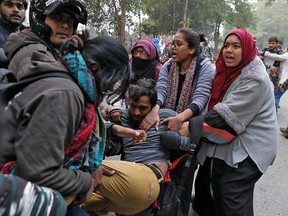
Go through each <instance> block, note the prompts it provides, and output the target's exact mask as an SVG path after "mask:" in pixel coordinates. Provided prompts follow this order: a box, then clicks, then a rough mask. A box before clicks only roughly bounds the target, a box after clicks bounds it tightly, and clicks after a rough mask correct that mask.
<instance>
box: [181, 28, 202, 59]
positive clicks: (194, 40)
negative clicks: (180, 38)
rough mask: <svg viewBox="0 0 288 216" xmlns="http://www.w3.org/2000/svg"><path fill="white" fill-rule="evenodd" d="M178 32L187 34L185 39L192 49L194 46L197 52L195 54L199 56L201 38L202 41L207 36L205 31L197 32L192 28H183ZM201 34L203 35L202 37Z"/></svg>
mask: <svg viewBox="0 0 288 216" xmlns="http://www.w3.org/2000/svg"><path fill="white" fill-rule="evenodd" d="M177 33H182V34H184V36H185V40H186V41H187V42H188V47H189V48H190V49H192V48H194V49H195V52H194V54H193V57H194V56H197V55H198V54H199V53H201V46H200V39H201V41H204V40H205V39H204V38H205V36H204V33H202V32H201V33H200V34H199V33H197V32H195V31H194V30H193V29H191V28H182V29H180V30H179V31H178V32H177ZM200 35H201V37H200Z"/></svg>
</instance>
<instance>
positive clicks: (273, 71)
mask: <svg viewBox="0 0 288 216" xmlns="http://www.w3.org/2000/svg"><path fill="white" fill-rule="evenodd" d="M277 71H278V68H277V67H275V66H272V65H271V66H270V73H271V75H273V74H276V73H277Z"/></svg>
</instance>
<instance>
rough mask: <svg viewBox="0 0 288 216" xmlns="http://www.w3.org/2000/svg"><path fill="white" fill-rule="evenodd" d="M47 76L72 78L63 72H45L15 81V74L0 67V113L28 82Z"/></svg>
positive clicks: (0, 113)
mask: <svg viewBox="0 0 288 216" xmlns="http://www.w3.org/2000/svg"><path fill="white" fill-rule="evenodd" d="M49 77H63V78H66V79H70V80H73V78H72V76H71V75H69V74H68V73H65V72H60V71H59V72H47V73H42V74H39V75H33V76H29V77H27V78H25V79H23V80H20V81H17V79H16V77H15V74H14V73H13V72H12V71H10V70H7V69H4V68H0V115H2V114H3V112H4V110H5V108H6V107H7V105H8V104H9V102H10V101H11V100H12V99H13V98H14V97H15V96H16V95H17V94H18V93H19V92H21V90H22V89H24V88H25V87H26V86H28V85H29V84H31V83H33V82H36V81H37V80H40V79H44V78H49Z"/></svg>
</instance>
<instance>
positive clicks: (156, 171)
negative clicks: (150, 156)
mask: <svg viewBox="0 0 288 216" xmlns="http://www.w3.org/2000/svg"><path fill="white" fill-rule="evenodd" d="M145 166H147V167H148V168H150V169H151V170H152V172H153V173H154V174H155V175H156V177H157V179H158V181H159V182H161V181H162V180H163V174H162V172H161V171H160V170H159V167H157V166H156V165H155V164H145Z"/></svg>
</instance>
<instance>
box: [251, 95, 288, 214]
mask: <svg viewBox="0 0 288 216" xmlns="http://www.w3.org/2000/svg"><path fill="white" fill-rule="evenodd" d="M277 119H278V125H279V127H283V126H287V124H288V93H285V94H284V95H283V96H282V98H281V101H280V109H279V114H278V115H277ZM254 212H255V216H287V215H288V139H286V138H285V137H284V136H282V135H281V132H280V131H279V146H278V151H277V156H276V159H275V162H274V164H273V165H272V166H270V167H269V168H268V170H267V172H266V173H264V175H263V176H262V177H261V178H260V180H259V181H258V182H257V184H256V186H255V194H254Z"/></svg>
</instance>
